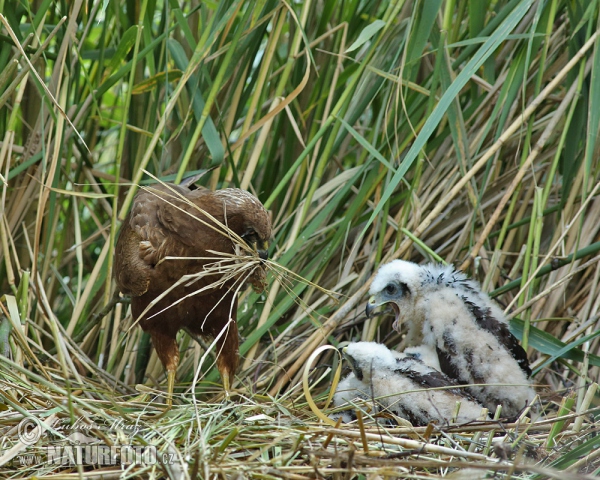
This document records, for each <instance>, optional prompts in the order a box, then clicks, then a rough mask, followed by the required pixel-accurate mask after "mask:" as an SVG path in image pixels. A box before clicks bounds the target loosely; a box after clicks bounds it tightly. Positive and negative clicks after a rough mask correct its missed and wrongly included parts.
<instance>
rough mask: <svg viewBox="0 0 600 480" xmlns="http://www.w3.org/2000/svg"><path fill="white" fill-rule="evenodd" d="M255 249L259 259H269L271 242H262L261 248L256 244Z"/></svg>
mask: <svg viewBox="0 0 600 480" xmlns="http://www.w3.org/2000/svg"><path fill="white" fill-rule="evenodd" d="M254 247H255V248H256V252H257V253H258V258H260V259H261V260H268V259H269V242H262V245H261V246H260V248H259V246H258V244H254Z"/></svg>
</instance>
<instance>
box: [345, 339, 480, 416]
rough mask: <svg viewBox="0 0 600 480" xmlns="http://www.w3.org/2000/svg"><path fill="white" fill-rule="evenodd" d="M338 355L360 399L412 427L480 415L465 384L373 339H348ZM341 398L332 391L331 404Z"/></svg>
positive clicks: (348, 380) (347, 379)
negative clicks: (343, 359) (345, 363)
mask: <svg viewBox="0 0 600 480" xmlns="http://www.w3.org/2000/svg"><path fill="white" fill-rule="evenodd" d="M343 353H344V356H345V357H346V358H347V359H348V361H349V362H350V365H351V367H352V371H353V373H352V374H351V375H350V376H349V377H347V378H346V379H344V382H346V386H348V385H352V386H354V387H355V389H356V392H358V393H359V395H358V396H359V398H362V399H365V398H369V399H373V400H374V401H375V404H376V407H380V408H382V409H384V410H387V411H389V412H392V413H394V414H395V415H397V416H399V417H402V418H404V419H406V420H408V421H410V422H411V423H412V424H413V425H415V426H423V425H427V424H429V423H431V422H434V423H439V424H448V423H450V422H452V421H455V422H456V423H467V422H470V421H473V420H476V419H478V418H479V417H480V416H481V414H482V408H483V407H482V406H481V405H479V404H478V403H477V402H476V401H475V400H474V399H473V398H472V397H471V396H470V395H469V394H467V393H466V391H465V390H464V388H461V387H460V386H459V385H458V384H457V383H456V382H455V381H453V380H451V379H450V378H448V377H447V376H446V375H444V374H443V373H441V372H439V371H437V370H436V369H435V368H433V367H431V366H429V365H426V364H425V363H423V362H422V361H421V360H419V359H417V358H415V357H414V356H412V354H411V355H408V354H404V353H399V352H392V351H390V350H389V349H388V348H387V347H386V346H385V345H382V344H379V343H375V342H356V343H351V344H349V345H348V346H347V347H346V348H344V349H343ZM352 375H353V376H352ZM359 384H360V386H359ZM340 386H342V383H340ZM338 391H340V389H339V388H338ZM350 396H351V394H349V393H348V392H346V393H345V394H344V397H343V398H344V399H346V401H348V397H350ZM340 400H342V396H341V392H340V395H339V396H338V393H337V392H336V396H334V405H335V404H336V402H339V401H340ZM457 402H460V408H459V411H458V414H456V418H453V417H454V416H455V410H456V403H457ZM336 406H337V405H336Z"/></svg>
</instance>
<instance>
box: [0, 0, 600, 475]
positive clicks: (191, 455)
mask: <svg viewBox="0 0 600 480" xmlns="http://www.w3.org/2000/svg"><path fill="white" fill-rule="evenodd" d="M0 12H2V15H1V16H0V20H1V23H2V25H1V26H0V30H1V32H0V33H1V35H0V45H1V49H0V107H1V110H0V132H1V148H0V175H1V177H0V184H1V202H0V235H1V243H2V248H1V250H0V288H1V290H0V294H1V295H2V298H1V301H0V309H1V311H0V321H1V322H0V347H1V351H0V354H2V358H1V362H0V372H1V374H0V399H1V400H2V403H0V410H1V411H0V432H1V434H2V442H1V450H0V464H2V467H0V477H1V478H19V477H23V476H32V475H35V476H36V477H37V478H54V479H58V478H61V479H62V478H96V477H98V476H102V477H103V478H120V477H123V478H130V477H148V476H150V477H152V478H163V477H169V478H195V477H201V478H254V477H256V478H294V479H301V478H323V477H325V478H335V479H338V478H339V479H341V478H370V479H379V478H438V477H447V478H455V479H456V478H486V477H488V478H491V477H492V476H494V475H495V476H496V477H498V478H509V477H516V478H566V477H567V476H568V477H569V478H573V479H575V478H591V477H592V476H595V475H597V474H598V473H599V472H600V462H599V457H600V455H598V452H599V451H600V450H599V447H600V440H598V437H596V436H595V435H596V432H597V427H598V423H597V418H598V404H599V401H598V400H599V399H598V395H597V394H596V387H597V385H596V382H597V381H598V373H599V370H598V366H600V358H599V357H598V356H597V354H598V345H599V339H598V335H599V334H600V329H599V319H600V317H599V308H600V296H599V290H598V289H599V286H600V285H599V280H600V264H599V263H598V261H599V260H600V254H599V251H600V235H599V229H600V221H599V218H600V196H599V195H598V190H599V188H600V171H599V164H598V161H597V158H598V143H599V142H598V128H599V123H600V48H599V42H600V40H599V38H598V22H599V21H600V18H599V13H600V4H599V2H598V1H597V0H594V1H591V2H587V1H583V0H568V1H567V0H547V1H535V0H497V1H491V0H481V1H475V2H469V1H467V0H447V1H442V0H428V1H425V0H423V1H418V0H415V1H409V0H405V1H403V0H400V1H397V2H394V1H390V2H387V1H384V2H380V1H370V0H361V1H359V0H345V1H342V2H336V1H334V0H320V1H314V0H312V1H311V0H309V1H306V2H285V1H276V0H262V1H259V2H248V1H241V0H240V1H220V2H197V1H191V2H177V1H175V0H171V1H160V0H159V1H156V0H154V1H148V0H142V1H140V2H133V1H118V0H107V1H104V2H83V1H81V0H73V1H71V2H65V1H61V2H53V1H49V0H44V1H42V0H34V1H32V2H28V1H21V2H19V1H6V0H4V1H1V0H0ZM210 168H213V170H210V171H209V172H208V173H206V175H205V176H204V177H203V178H202V180H201V182H200V183H202V184H203V185H205V186H207V187H210V188H222V187H227V186H239V187H241V188H245V189H248V190H250V191H251V192H253V193H255V194H256V195H257V196H258V197H259V198H260V199H261V200H262V202H263V203H264V204H265V206H266V207H267V208H268V209H269V210H270V211H271V212H272V214H273V222H274V238H273V241H272V248H271V259H272V260H273V265H272V266H271V268H270V269H269V270H270V274H269V278H268V282H269V285H268V288H267V291H266V293H264V294H261V295H258V294H255V293H253V292H252V291H251V290H250V289H248V290H247V291H245V292H244V294H243V295H242V298H241V301H240V308H239V312H238V324H239V327H240V333H241V335H242V337H243V341H242V342H241V348H240V353H241V355H242V360H241V363H242V368H240V371H239V372H238V376H237V379H236V382H235V384H234V386H235V387H236V389H237V391H238V395H237V396H236V397H235V398H233V399H232V400H231V401H224V400H223V399H222V397H220V392H221V389H220V386H219V378H218V374H217V372H216V369H215V368H213V365H212V364H213V357H212V356H211V355H212V353H211V352H210V351H208V352H207V351H206V350H205V347H206V346H204V347H203V346H201V345H198V344H196V343H195V342H194V341H192V340H191V339H190V338H189V337H188V336H187V335H185V334H183V333H182V334H181V341H180V345H181V352H182V359H181V362H180V366H179V370H178V374H177V377H178V382H177V388H176V395H175V405H174V407H173V409H172V410H171V411H170V412H168V413H167V414H165V415H163V416H160V412H161V411H162V405H161V402H162V401H163V400H164V396H163V392H164V390H165V375H164V371H163V369H162V365H161V364H160V362H159V361H158V359H157V357H156V355H155V353H154V352H153V350H152V349H151V346H150V343H149V339H148V337H147V336H146V335H144V334H143V332H142V330H141V329H140V328H139V327H135V328H130V327H131V326H132V322H133V320H132V319H131V315H130V314H129V313H128V306H127V303H120V304H118V305H117V306H116V307H115V308H114V309H112V310H110V311H109V312H108V313H107V312H106V309H104V307H105V305H107V304H108V303H109V301H110V299H111V297H112V296H113V291H114V288H115V287H114V281H113V280H112V266H113V253H114V245H115V238H116V237H115V236H116V234H117V232H118V228H119V224H120V222H121V221H122V219H123V218H124V216H125V214H126V212H127V211H128V209H129V207H130V205H131V201H132V198H133V195H134V194H135V192H136V186H137V185H140V184H147V183H149V182H151V181H152V180H151V177H150V176H148V175H146V174H145V173H144V172H148V173H150V174H152V175H155V176H156V177H158V178H160V179H161V180H163V181H179V180H180V179H181V178H183V177H185V176H187V175H188V174H193V173H198V172H200V171H202V170H208V169H210ZM393 258H405V259H411V260H413V261H416V262H419V263H422V262H425V261H445V262H449V263H454V264H456V265H457V266H459V267H461V268H462V269H464V270H466V271H467V272H468V273H469V274H470V275H471V276H472V277H474V278H476V279H478V280H479V281H480V282H481V283H482V285H483V288H484V290H486V291H488V292H491V294H492V295H493V296H494V297H495V298H496V299H497V301H498V302H500V304H501V305H502V306H503V307H505V308H506V311H507V313H508V314H509V315H510V317H511V328H512V330H513V331H514V333H515V334H516V335H517V336H518V337H519V338H520V339H521V341H522V343H523V345H524V346H525V347H526V348H527V350H528V353H529V356H530V360H531V362H532V364H533V369H534V373H535V375H534V377H533V378H534V381H535V383H536V384H537V385H539V388H538V391H539V393H540V409H539V414H536V415H533V416H532V419H531V422H527V421H526V420H523V419H522V420H521V421H520V422H518V423H516V424H499V423H497V422H496V423H491V424H490V423H488V424H481V425H470V426H463V427H460V428H451V429H449V428H443V427H442V426H436V427H433V428H432V427H431V426H430V427H428V428H409V427H395V428H390V427H385V426H383V425H378V424H377V423H375V422H374V421H373V419H371V418H369V416H368V414H365V417H364V418H363V419H362V420H363V421H362V422H361V423H360V424H359V425H355V424H353V425H338V426H337V427H332V426H330V425H328V424H327V423H324V422H323V421H322V420H320V419H319V418H318V416H317V415H316V414H315V413H314V412H313V410H312V409H311V408H309V402H308V401H307V391H308V392H310V395H308V397H309V398H310V396H312V397H313V398H314V399H315V401H316V402H317V405H318V407H319V408H321V409H323V411H324V413H325V414H326V413H328V412H329V411H330V410H329V409H328V407H326V398H327V393H328V391H329V388H330V386H331V382H332V380H333V377H334V375H335V372H336V370H337V362H338V356H337V355H336V354H335V351H334V350H324V351H323V352H322V353H321V354H320V355H316V356H315V357H316V358H314V362H313V361H312V360H313V359H311V362H308V360H309V356H310V355H311V354H313V352H315V350H316V349H317V348H318V347H320V346H321V345H333V346H336V347H337V346H339V345H340V344H343V342H347V341H351V340H376V341H379V342H385V343H386V344H387V345H388V346H391V347H394V348H396V347H398V348H401V347H402V336H401V335H400V334H398V333H396V332H394V331H393V330H392V328H391V321H392V320H391V318H390V317H388V316H381V317H377V318H374V319H369V320H367V319H366V318H365V315H364V306H365V301H366V295H365V294H366V291H367V289H368V285H369V282H370V277H371V276H372V274H373V273H374V271H375V270H376V268H377V266H378V265H379V264H381V263H382V262H386V261H389V260H391V259H393ZM103 309H104V311H103ZM309 363H310V364H309ZM303 375H304V376H306V380H307V384H308V388H307V389H305V388H303V384H302V379H303ZM27 421H29V422H34V423H31V424H30V425H29V426H30V427H31V428H30V429H29V430H28V432H29V434H31V435H33V437H34V439H33V441H29V440H27V439H25V441H24V440H23V437H22V436H19V433H20V432H21V431H20V430H19V425H23V422H27ZM36 422H37V423H36ZM40 422H44V424H45V427H44V426H43V425H41V424H40ZM83 426H86V427H87V428H83ZM43 431H44V432H45V433H43V434H42V432H43ZM21 433H22V432H21ZM38 433H39V434H42V435H41V437H40V438H39V439H36V438H35V437H36V435H37V434H38ZM494 435H495V436H494ZM36 440H37V441H36ZM52 442H54V443H60V442H62V444H68V443H69V442H79V444H80V445H95V444H97V443H100V444H102V445H123V444H131V445H133V446H140V447H142V446H147V445H154V446H157V451H158V453H159V455H158V457H157V459H156V461H155V462H146V463H142V464H132V465H129V466H127V465H120V464H117V465H114V466H99V465H95V466H90V465H80V466H69V465H63V464H52V463H48V462H47V458H46V457H44V455H46V454H47V451H46V450H44V448H45V447H46V446H47V445H48V444H50V443H52ZM565 470H566V471H565Z"/></svg>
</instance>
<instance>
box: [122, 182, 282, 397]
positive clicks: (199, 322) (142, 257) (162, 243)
mask: <svg viewBox="0 0 600 480" xmlns="http://www.w3.org/2000/svg"><path fill="white" fill-rule="evenodd" d="M196 178H197V177H194V178H193V179H192V181H185V180H184V182H182V183H181V184H179V185H175V184H171V183H162V184H159V185H154V186H151V187H147V188H144V189H143V190H142V191H140V192H139V193H138V194H137V195H136V196H135V198H134V200H133V205H132V208H131V211H130V213H129V214H128V215H127V217H126V218H125V220H124V222H123V226H122V228H121V231H120V233H119V238H118V240H117V245H116V249H115V278H116V282H117V286H118V288H119V289H120V291H121V292H122V293H123V294H125V295H131V297H132V298H131V311H132V315H133V317H134V319H137V320H138V321H139V323H140V325H141V327H142V328H143V329H144V331H146V332H148V333H149V334H150V336H151V338H152V343H153V345H154V348H155V349H156V353H157V354H158V357H159V358H160V360H161V362H162V364H163V365H164V367H165V368H166V370H167V378H168V387H167V388H168V392H167V404H168V405H169V406H170V405H171V402H172V394H173V387H174V382H175V372H176V369H177V365H178V363H179V347H178V345H177V340H176V338H177V332H178V331H179V330H181V329H184V330H186V331H187V332H189V333H190V334H191V335H192V336H195V335H198V336H203V337H211V338H214V339H215V340H216V341H215V343H216V355H217V368H218V370H219V373H220V374H221V378H222V379H223V387H224V388H225V391H226V392H228V391H229V388H230V381H231V378H232V376H233V375H234V374H235V371H236V368H237V366H238V330H237V324H236V317H237V294H238V292H239V291H240V290H241V289H242V287H243V285H244V284H246V283H250V284H251V285H252V286H253V288H254V289H255V291H257V292H262V291H263V290H264V288H265V286H266V273H265V266H264V263H263V261H264V260H266V259H267V258H268V252H267V248H268V241H269V239H270V237H271V219H270V215H269V213H268V212H267V211H266V210H265V208H264V206H263V205H262V203H261V202H260V201H259V200H258V199H257V198H256V197H255V196H254V195H252V194H250V193H249V192H247V191H245V190H240V189H237V188H226V189H223V190H217V191H210V190H208V189H206V188H202V187H200V188H198V189H195V190H191V189H190V188H189V185H191V183H193V181H195V180H196Z"/></svg>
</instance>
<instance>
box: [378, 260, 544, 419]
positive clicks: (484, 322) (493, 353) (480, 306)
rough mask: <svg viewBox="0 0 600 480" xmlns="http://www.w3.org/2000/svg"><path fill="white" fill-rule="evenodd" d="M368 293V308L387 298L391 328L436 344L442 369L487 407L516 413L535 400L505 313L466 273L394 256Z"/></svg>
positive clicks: (410, 340) (409, 339)
mask: <svg viewBox="0 0 600 480" xmlns="http://www.w3.org/2000/svg"><path fill="white" fill-rule="evenodd" d="M370 294H371V298H370V299H369V305H368V306H367V312H369V311H370V310H372V309H373V308H375V307H377V306H379V305H383V304H391V305H392V308H393V309H394V312H395V314H396V321H395V322H394V328H395V329H397V330H400V327H401V325H403V324H406V327H407V339H406V341H407V345H419V344H424V345H427V346H429V347H430V348H431V349H433V350H435V351H436V352H437V356H438V358H439V361H440V368H441V371H443V372H444V373H446V374H447V375H448V376H449V377H451V378H453V379H455V380H457V381H458V382H460V383H462V384H466V385H470V386H469V387H468V391H469V393H471V394H472V395H473V396H474V397H475V398H476V399H477V400H478V401H479V402H481V403H482V404H483V405H484V406H485V407H487V408H488V409H489V410H490V411H495V409H496V406H497V405H502V414H503V416H504V417H509V418H510V417H515V416H517V415H518V414H519V412H520V411H521V410H522V409H523V408H525V407H526V406H527V405H528V404H530V403H531V401H532V400H533V398H534V396H535V392H534V390H533V388H532V387H531V382H530V380H529V374H530V373H531V371H530V369H529V363H528V361H527V356H526V354H525V352H524V351H523V349H522V348H521V347H520V345H519V344H518V342H517V340H516V338H515V337H514V336H513V335H512V334H511V333H510V331H509V329H508V322H507V320H506V317H505V316H504V313H503V312H502V310H501V309H500V308H499V307H498V306H497V305H496V304H495V303H494V302H493V301H492V300H491V299H490V298H489V296H488V295H487V294H486V293H484V292H482V291H481V289H480V287H479V285H478V284H477V282H475V281H473V280H469V279H468V278H467V277H466V276H465V274H464V273H462V272H459V271H456V270H455V269H454V267H452V266H444V265H433V264H429V265H424V266H419V265H417V264H415V263H412V262H406V261H403V260H395V261H393V262H390V263H388V264H386V265H383V266H382V267H381V268H380V269H379V271H378V272H377V275H376V276H375V279H374V280H373V283H372V284H371V288H370ZM473 384H479V385H473Z"/></svg>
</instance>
